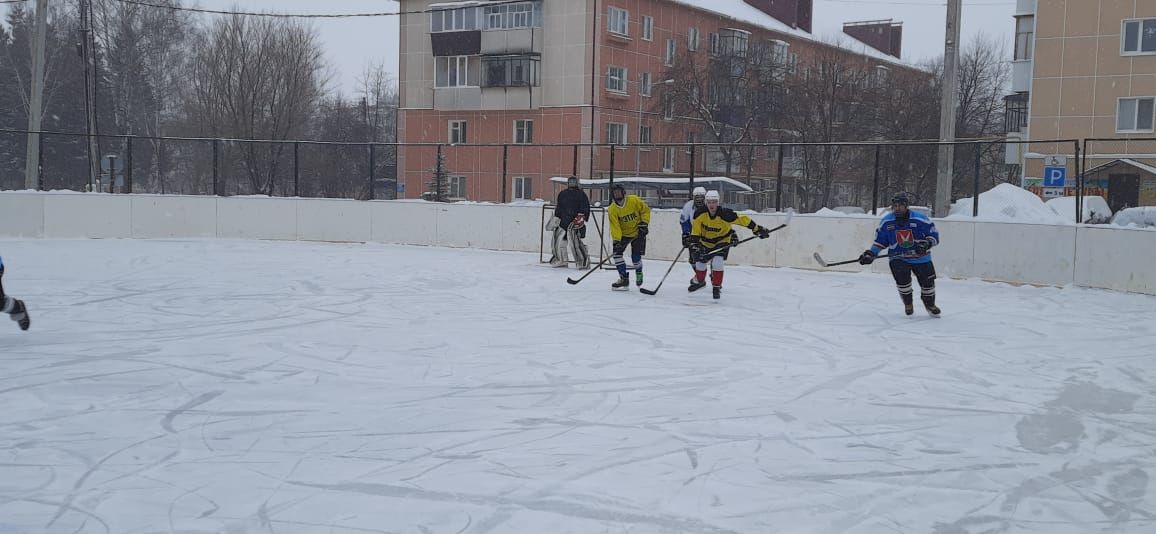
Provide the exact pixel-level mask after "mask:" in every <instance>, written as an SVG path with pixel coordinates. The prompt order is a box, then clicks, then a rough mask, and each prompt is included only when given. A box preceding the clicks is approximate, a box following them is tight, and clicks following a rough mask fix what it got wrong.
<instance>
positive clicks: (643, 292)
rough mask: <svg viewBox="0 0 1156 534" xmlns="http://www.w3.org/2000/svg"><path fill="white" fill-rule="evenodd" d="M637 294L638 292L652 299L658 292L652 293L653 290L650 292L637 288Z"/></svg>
mask: <svg viewBox="0 0 1156 534" xmlns="http://www.w3.org/2000/svg"><path fill="white" fill-rule="evenodd" d="M638 292H639V293H642V294H643V295H650V296H652V297H653V296H654V295H657V294H658V292H657V291H653V290H650V289H646V288H644V287H641V288H638Z"/></svg>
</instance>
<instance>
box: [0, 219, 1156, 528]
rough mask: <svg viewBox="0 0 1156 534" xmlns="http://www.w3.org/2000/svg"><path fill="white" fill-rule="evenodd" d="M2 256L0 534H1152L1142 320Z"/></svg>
mask: <svg viewBox="0 0 1156 534" xmlns="http://www.w3.org/2000/svg"><path fill="white" fill-rule="evenodd" d="M3 247H4V250H5V254H6V256H7V255H8V254H15V255H16V256H19V257H26V258H33V261H34V262H39V263H40V265H36V264H34V265H31V266H30V267H31V269H30V270H29V271H27V272H36V273H37V275H36V278H38V279H41V280H39V281H37V280H36V279H33V278H31V277H29V278H26V279H23V280H21V279H14V282H18V283H19V284H20V286H21V288H22V289H27V291H24V292H22V294H28V295H29V296H30V298H32V297H35V298H37V300H38V301H39V302H40V303H41V306H42V307H43V308H44V309H45V310H47V311H49V313H46V314H44V316H45V321H46V322H45V323H43V324H45V325H46V328H47V329H46V330H45V332H49V333H51V335H47V334H45V332H36V333H35V335H33V336H22V337H19V338H17V337H10V336H8V333H6V332H2V331H0V343H7V342H8V341H9V340H14V342H15V343H14V344H13V345H12V346H8V345H5V346H4V347H3V350H0V403H2V404H3V405H4V406H5V408H6V409H5V410H4V411H0V532H5V531H7V530H13V531H16V532H44V531H47V532H68V533H72V532H77V533H80V534H91V533H102V532H157V531H163V532H169V531H173V532H182V531H183V532H270V531H272V532H283V531H293V532H314V531H316V532H329V531H334V532H379V531H383V532H421V533H423V534H452V533H458V532H463V533H471V534H473V533H483V532H485V533H493V534H506V533H515V532H518V533H520V532H604V531H609V532H625V531H629V532H634V533H636V534H637V533H641V534H658V533H670V532H704V533H705V532H711V533H713V532H744V533H745V532H783V533H795V532H800V533H801V532H806V533H831V534H836V533H838V534H845V533H846V534H870V533H874V532H895V531H898V532H932V531H937V532H941V533H950V534H963V533H967V534H980V533H984V532H1006V533H1015V532H1029V531H1043V532H1048V533H1049V534H1067V533H1072V534H1085V533H1087V532H1097V531H1110V532H1114V533H1126V534H1132V533H1137V534H1141V533H1144V534H1146V533H1147V532H1149V531H1151V529H1152V528H1153V527H1154V526H1156V522H1153V519H1152V516H1151V513H1152V512H1153V510H1156V496H1154V495H1153V493H1154V492H1153V491H1152V490H1151V488H1150V484H1151V481H1150V478H1149V477H1150V475H1151V474H1152V473H1153V472H1154V471H1153V470H1154V469H1156V463H1154V460H1156V458H1154V457H1153V456H1152V455H1151V450H1152V449H1151V443H1153V441H1156V428H1154V426H1156V425H1154V423H1153V421H1154V420H1156V417H1153V413H1156V403H1154V401H1153V395H1154V394H1156V386H1154V385H1153V382H1154V381H1153V380H1152V378H1151V377H1156V365H1154V364H1153V363H1152V361H1151V358H1150V349H1149V348H1148V347H1150V346H1151V344H1152V343H1145V339H1147V340H1151V339H1152V336H1153V335H1154V334H1156V331H1154V330H1153V329H1152V328H1151V327H1150V326H1149V325H1147V324H1146V323H1147V321H1146V320H1145V319H1143V317H1144V312H1145V310H1150V309H1151V308H1152V305H1153V302H1154V300H1153V299H1150V298H1146V297H1139V296H1135V295H1122V294H1116V293H1110V292H1095V291H1085V290H1058V289H1039V288H1010V287H1004V286H1000V285H997V284H981V283H974V282H958V281H951V280H944V281H943V282H942V284H941V288H942V289H941V291H942V294H943V298H944V299H946V300H947V301H950V302H951V303H952V311H951V316H950V317H949V318H948V319H946V320H944V321H938V322H934V323H933V322H919V323H916V322H912V321H909V320H907V319H906V318H904V317H902V316H901V314H902V310H901V307H900V306H899V305H898V304H897V297H896V296H895V294H894V291H895V290H894V284H893V283H892V282H891V281H890V279H889V278H888V277H885V276H876V275H866V274H865V275H843V274H830V273H806V272H798V271H789V270H772V269H745V268H734V269H728V274H727V291H726V293H725V294H724V297H723V300H722V301H721V303H720V304H719V305H717V306H715V305H712V306H703V307H690V306H687V305H685V303H686V302H694V301H696V300H702V299H698V298H697V297H688V296H687V295H686V294H685V292H680V291H673V290H672V291H671V292H670V293H669V295H668V294H666V293H665V290H664V293H663V294H660V295H659V296H658V297H657V298H648V297H643V296H641V295H635V294H628V295H622V294H612V293H611V292H610V291H609V290H608V289H606V287H605V285H606V283H608V282H609V281H610V280H609V279H610V278H611V277H612V276H613V274H612V273H606V276H605V277H603V276H601V275H602V273H597V274H595V275H593V276H592V278H597V279H596V280H595V279H592V280H587V281H586V282H584V283H583V284H582V285H579V286H576V287H571V286H568V285H566V284H564V283H563V281H564V277H562V276H561V273H560V272H559V271H555V270H543V269H537V268H535V267H536V266H535V265H533V262H532V261H529V260H528V259H527V258H529V256H526V255H520V254H503V253H491V252H479V251H463V250H447V249H436V248H410V247H386V246H347V245H323V244H306V243H266V242H206V243H202V242H146V241H78V242H71V241H60V242H55V241H54V242H13V243H7V242H5V243H3ZM9 251H11V252H9ZM170 257H172V258H179V259H180V261H168V260H164V261H162V260H160V259H159V258H170ZM36 258H43V259H42V260H36ZM57 258H59V259H57ZM141 258H146V259H148V260H149V261H142V260H140V259H141ZM130 260H131V261H130ZM93 265H95V266H97V267H98V268H91V266H93ZM77 266H86V267H85V268H84V269H83V270H81V269H80V268H79V267H77ZM687 271H688V272H689V269H687ZM18 272H19V271H17V273H18ZM108 273H116V274H115V275H114V278H116V280H115V282H114V283H113V284H107V283H105V282H106V280H105V278H106V277H108V276H109V274H108ZM677 274H678V273H672V274H671V277H672V278H671V280H668V281H667V283H668V284H670V283H672V282H673V281H674V280H677V279H678V278H677V277H676V275H677ZM560 278H561V279H560ZM604 278H605V280H604ZM632 293H633V292H632ZM77 303H84V304H85V305H83V306H75V304H77ZM712 304H713V303H712ZM1067 309H1079V310H1081V314H1079V316H1076V315H1074V314H1056V316H1055V317H1054V318H1049V320H1048V321H1040V320H1039V319H1038V316H1039V314H1040V311H1041V310H1067ZM992 310H1001V312H1002V313H1000V314H994V313H992ZM13 347H14V348H13ZM1089 355H1091V356H1089ZM51 521H54V522H52V523H51V526H50V527H46V525H49V523H50V522H51ZM937 529H938V530H937Z"/></svg>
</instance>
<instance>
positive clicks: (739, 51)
mask: <svg viewBox="0 0 1156 534" xmlns="http://www.w3.org/2000/svg"><path fill="white" fill-rule="evenodd" d="M750 38H751V32H748V31H746V30H736V29H732V28H728V29H725V30H719V33H718V37H717V41H718V43H717V45H716V44H714V43H712V48H711V53H713V54H715V55H733V56H735V57H746V55H747V46H748V44H749V43H750ZM784 44H785V43H784Z"/></svg>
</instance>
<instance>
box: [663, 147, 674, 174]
mask: <svg viewBox="0 0 1156 534" xmlns="http://www.w3.org/2000/svg"><path fill="white" fill-rule="evenodd" d="M674 155H675V151H674V147H672V146H668V147H663V149H662V172H674Z"/></svg>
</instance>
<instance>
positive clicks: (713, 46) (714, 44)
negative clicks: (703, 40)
mask: <svg viewBox="0 0 1156 534" xmlns="http://www.w3.org/2000/svg"><path fill="white" fill-rule="evenodd" d="M718 47H719V37H718V34H717V33H711V34H710V55H712V56H717V55H718Z"/></svg>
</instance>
